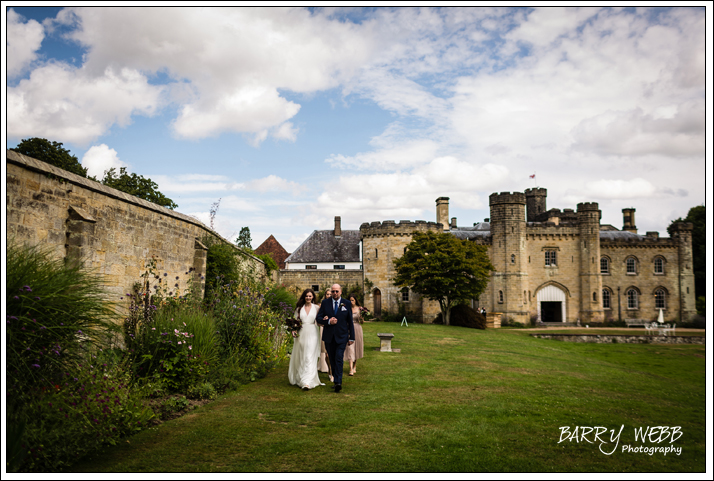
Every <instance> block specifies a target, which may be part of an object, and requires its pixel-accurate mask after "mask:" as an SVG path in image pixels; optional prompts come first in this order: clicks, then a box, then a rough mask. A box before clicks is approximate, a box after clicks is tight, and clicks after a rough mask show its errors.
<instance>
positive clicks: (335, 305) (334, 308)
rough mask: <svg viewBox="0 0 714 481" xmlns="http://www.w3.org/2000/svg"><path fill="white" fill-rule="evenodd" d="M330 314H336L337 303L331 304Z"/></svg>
mask: <svg viewBox="0 0 714 481" xmlns="http://www.w3.org/2000/svg"><path fill="white" fill-rule="evenodd" d="M332 312H334V313H337V301H334V302H333V306H332Z"/></svg>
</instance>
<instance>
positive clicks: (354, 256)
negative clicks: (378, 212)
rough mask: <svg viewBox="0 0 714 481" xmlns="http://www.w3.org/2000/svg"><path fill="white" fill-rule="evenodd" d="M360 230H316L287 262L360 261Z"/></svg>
mask: <svg viewBox="0 0 714 481" xmlns="http://www.w3.org/2000/svg"><path fill="white" fill-rule="evenodd" d="M359 261H360V258H359V230H345V229H343V230H342V235H341V236H340V237H335V231H334V230H316V231H313V232H312V234H310V236H309V237H308V238H307V239H305V240H304V241H303V243H302V244H300V245H299V246H298V248H297V249H295V252H293V253H292V254H290V256H288V258H287V259H285V262H359Z"/></svg>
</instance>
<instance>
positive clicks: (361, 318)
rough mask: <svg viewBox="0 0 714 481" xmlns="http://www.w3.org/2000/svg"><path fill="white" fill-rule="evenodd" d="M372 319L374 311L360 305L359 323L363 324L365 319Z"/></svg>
mask: <svg viewBox="0 0 714 481" xmlns="http://www.w3.org/2000/svg"><path fill="white" fill-rule="evenodd" d="M371 319H372V313H371V312H369V309H367V308H366V307H362V306H360V308H359V323H360V324H362V323H363V322H364V321H370V320H371Z"/></svg>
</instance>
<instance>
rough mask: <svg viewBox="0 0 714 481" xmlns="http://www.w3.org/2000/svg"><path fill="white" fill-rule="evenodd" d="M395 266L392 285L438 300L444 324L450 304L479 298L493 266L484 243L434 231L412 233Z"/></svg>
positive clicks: (446, 322)
mask: <svg viewBox="0 0 714 481" xmlns="http://www.w3.org/2000/svg"><path fill="white" fill-rule="evenodd" d="M394 267H395V269H396V271H397V275H396V276H395V277H394V280H393V282H394V285H396V286H397V287H409V288H410V289H411V290H413V291H414V292H416V293H418V294H421V295H422V296H424V297H426V298H428V299H431V300H432V301H438V302H439V306H440V307H441V314H442V318H443V319H444V324H446V325H449V316H450V314H451V308H452V307H454V306H455V305H457V304H461V303H463V302H465V301H467V300H469V299H474V298H478V297H479V296H480V295H481V293H482V292H483V291H484V290H486V286H487V285H488V281H489V278H490V272H491V271H492V270H494V269H493V266H492V265H491V261H490V259H489V258H488V253H487V251H486V247H485V246H480V245H477V244H475V243H474V242H471V241H468V240H461V239H459V238H457V237H455V236H453V235H451V234H442V233H436V232H426V233H416V234H414V236H413V237H412V241H411V242H410V243H409V244H408V245H407V249H406V252H405V253H404V255H403V256H402V257H400V258H399V259H395V260H394Z"/></svg>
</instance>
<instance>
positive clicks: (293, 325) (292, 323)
mask: <svg viewBox="0 0 714 481" xmlns="http://www.w3.org/2000/svg"><path fill="white" fill-rule="evenodd" d="M285 327H286V328H287V330H288V331H290V332H292V333H293V335H297V334H298V333H299V332H300V329H302V321H301V320H300V319H293V318H288V319H285Z"/></svg>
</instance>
